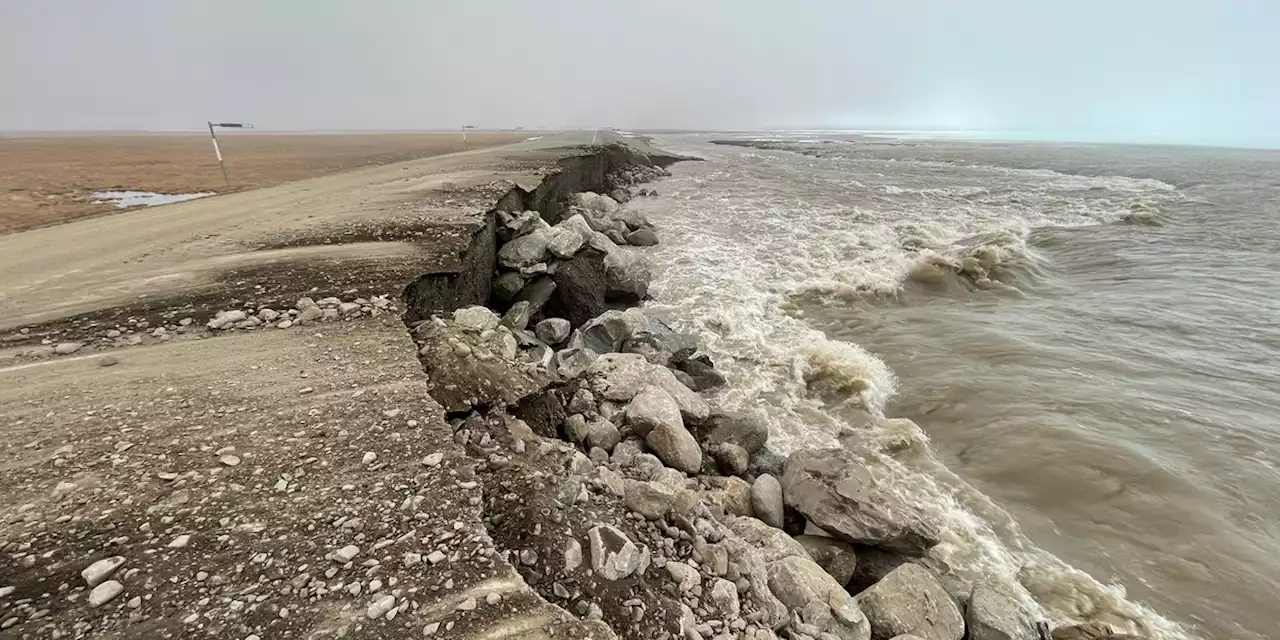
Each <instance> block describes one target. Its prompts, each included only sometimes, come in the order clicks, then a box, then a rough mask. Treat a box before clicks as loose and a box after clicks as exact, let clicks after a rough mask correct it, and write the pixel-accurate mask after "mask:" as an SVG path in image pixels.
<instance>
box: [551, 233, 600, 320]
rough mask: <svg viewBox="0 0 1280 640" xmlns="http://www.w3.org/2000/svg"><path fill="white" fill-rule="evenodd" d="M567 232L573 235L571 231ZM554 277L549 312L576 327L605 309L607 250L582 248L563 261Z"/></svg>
mask: <svg viewBox="0 0 1280 640" xmlns="http://www.w3.org/2000/svg"><path fill="white" fill-rule="evenodd" d="M563 233H564V234H566V235H573V234H572V232H570V231H564V232H563ZM551 278H552V279H553V280H554V281H555V284H556V288H555V291H554V292H553V293H552V295H551V300H550V301H549V302H548V303H547V314H548V315H552V316H556V317H558V318H564V319H566V320H568V321H569V323H570V324H572V325H573V326H575V327H576V326H579V325H581V324H583V323H585V322H587V321H588V320H590V319H592V318H594V317H596V316H598V315H600V314H601V313H604V311H605V305H604V296H605V290H606V284H605V267H604V254H602V253H600V252H598V251H590V250H588V251H580V252H578V254H577V255H575V256H574V257H573V258H572V259H569V260H565V261H564V262H561V263H560V268H559V269H557V270H556V272H555V274H554V275H552V276H551Z"/></svg>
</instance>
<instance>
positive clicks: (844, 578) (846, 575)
mask: <svg viewBox="0 0 1280 640" xmlns="http://www.w3.org/2000/svg"><path fill="white" fill-rule="evenodd" d="M795 540H796V542H799V543H800V546H802V547H804V550H805V551H806V552H808V554H809V557H810V558H812V559H813V561H814V562H816V563H818V566H820V567H822V568H823V569H825V570H826V571H827V573H828V574H830V575H831V577H832V578H835V580H836V582H839V583H840V584H842V585H844V584H848V583H849V579H850V578H852V577H853V570H854V569H855V568H857V566H858V554H857V553H856V552H855V551H854V549H853V545H851V544H849V543H847V542H844V541H841V540H836V539H835V538H828V537H826V536H812V535H800V536H796V537H795Z"/></svg>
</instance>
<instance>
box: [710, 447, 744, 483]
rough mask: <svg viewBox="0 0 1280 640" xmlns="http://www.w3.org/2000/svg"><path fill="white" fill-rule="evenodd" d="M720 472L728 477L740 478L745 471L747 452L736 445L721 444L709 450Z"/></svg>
mask: <svg viewBox="0 0 1280 640" xmlns="http://www.w3.org/2000/svg"><path fill="white" fill-rule="evenodd" d="M711 457H713V458H715V460H716V464H718V465H720V470H721V471H723V472H724V473H726V474H728V475H734V476H740V475H742V474H743V473H745V472H746V470H747V462H748V459H747V451H746V449H743V448H742V447H739V446H738V445H736V444H732V443H729V442H721V443H720V444H717V445H715V446H713V447H712V448H711Z"/></svg>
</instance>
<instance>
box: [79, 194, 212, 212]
mask: <svg viewBox="0 0 1280 640" xmlns="http://www.w3.org/2000/svg"><path fill="white" fill-rule="evenodd" d="M211 195H213V192H212V191H202V192H200V193H152V192H150V191H94V192H93V197H94V199H95V200H110V201H112V202H115V203H116V208H119V209H124V208H127V207H136V206H139V205H141V206H144V207H154V206H157V205H162V204H170V203H172V202H182V201H183V200H195V199H196V198H203V197H205V196H211Z"/></svg>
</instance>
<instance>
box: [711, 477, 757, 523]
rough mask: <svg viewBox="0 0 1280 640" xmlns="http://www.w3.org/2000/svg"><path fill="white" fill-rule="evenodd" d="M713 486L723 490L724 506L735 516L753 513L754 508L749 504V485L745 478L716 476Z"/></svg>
mask: <svg viewBox="0 0 1280 640" xmlns="http://www.w3.org/2000/svg"><path fill="white" fill-rule="evenodd" d="M715 486H717V487H718V488H719V489H720V490H722V491H724V496H725V501H724V507H725V509H727V510H728V511H729V513H732V514H733V515H735V516H751V515H754V513H755V509H754V508H753V507H752V506H751V485H749V484H747V481H746V480H743V479H742V478H736V477H734V476H726V477H721V478H717V482H716V483H715Z"/></svg>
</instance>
